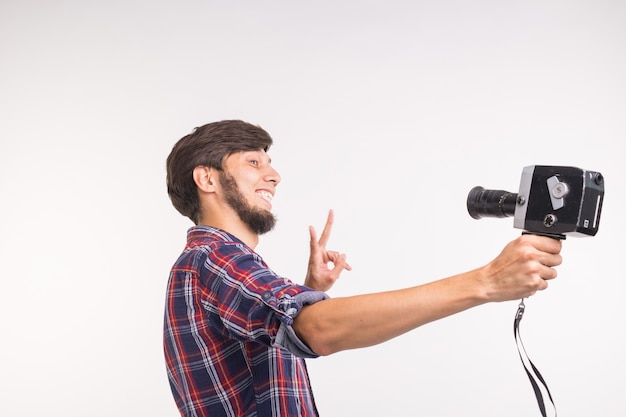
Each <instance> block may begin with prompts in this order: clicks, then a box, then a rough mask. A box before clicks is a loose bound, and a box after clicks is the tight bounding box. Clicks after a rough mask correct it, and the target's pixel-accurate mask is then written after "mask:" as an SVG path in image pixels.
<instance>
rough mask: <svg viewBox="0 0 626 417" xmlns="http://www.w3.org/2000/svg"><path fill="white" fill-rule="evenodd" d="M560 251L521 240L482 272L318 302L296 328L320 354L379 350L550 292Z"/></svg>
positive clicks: (542, 240)
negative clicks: (490, 306) (426, 328)
mask: <svg viewBox="0 0 626 417" xmlns="http://www.w3.org/2000/svg"><path fill="white" fill-rule="evenodd" d="M560 251H561V242H560V241H557V240H555V239H551V238H547V237H540V236H533V235H524V236H520V237H519V238H517V239H515V240H514V241H512V242H510V243H509V244H508V245H507V246H506V247H505V248H504V250H503V251H502V253H500V255H499V256H498V257H497V258H495V259H494V260H493V261H491V262H490V263H489V264H487V265H485V266H483V267H481V268H478V269H475V270H473V271H469V272H465V273H462V274H459V275H455V276H452V277H449V278H445V279H441V280H438V281H434V282H431V283H428V284H424V285H419V286H416V287H411V288H406V289H401V290H396V291H389V292H382V293H375V294H366V295H359V296H354V297H343V298H331V299H328V300H324V301H320V302H318V303H315V304H312V305H308V306H306V307H304V308H303V309H302V311H301V312H300V314H299V315H298V316H296V318H295V320H294V324H293V327H294V330H295V331H296V333H297V334H298V336H299V337H300V338H302V340H304V341H305V343H307V344H308V346H309V347H310V348H311V349H312V350H313V351H314V352H316V353H317V354H318V355H329V354H331V353H335V352H338V351H341V350H346V349H355V348H360V347H366V346H371V345H375V344H378V343H382V342H384V341H387V340H389V339H391V338H394V337H396V336H399V335H401V334H403V333H406V332H408V331H410V330H413V329H415V328H417V327H419V326H421V325H423V324H426V323H429V322H432V321H435V320H438V319H441V318H444V317H447V316H450V315H452V314H455V313H458V312H461V311H464V310H467V309H469V308H472V307H475V306H478V305H481V304H484V303H487V302H497V301H507V300H515V299H521V298H525V297H528V296H530V295H532V294H534V293H535V292H536V291H539V290H543V289H545V288H547V286H548V283H547V280H550V279H553V278H556V275H557V274H556V270H555V269H554V268H553V267H554V266H557V265H560V264H561V261H562V259H561V255H560Z"/></svg>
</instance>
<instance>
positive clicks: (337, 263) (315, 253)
mask: <svg viewBox="0 0 626 417" xmlns="http://www.w3.org/2000/svg"><path fill="white" fill-rule="evenodd" d="M334 218H335V216H334V212H333V211H332V210H329V211H328V218H327V219H326V225H325V226H324V230H323V231H322V236H321V237H320V239H319V240H317V233H316V232H315V229H314V228H313V226H309V234H310V236H311V242H310V246H311V254H310V256H309V265H308V267H307V275H306V279H305V280H304V285H306V286H307V287H310V288H313V289H315V290H319V291H328V290H329V289H330V288H331V287H332V286H333V284H334V283H335V281H337V280H338V279H339V276H340V275H341V273H342V272H343V270H344V269H346V270H348V271H350V270H351V269H352V267H351V266H350V265H349V264H348V262H347V261H346V255H345V254H343V253H339V252H336V251H329V250H327V249H326V243H328V239H329V238H330V231H331V229H332V227H333V221H334ZM329 263H332V264H333V266H332V268H329V266H328V264H329Z"/></svg>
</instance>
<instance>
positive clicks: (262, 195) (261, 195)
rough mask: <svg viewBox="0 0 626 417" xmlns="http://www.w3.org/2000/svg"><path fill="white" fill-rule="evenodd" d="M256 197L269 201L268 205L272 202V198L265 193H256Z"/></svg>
mask: <svg viewBox="0 0 626 417" xmlns="http://www.w3.org/2000/svg"><path fill="white" fill-rule="evenodd" d="M257 195H259V196H260V197H261V198H263V199H264V200H267V201H269V202H270V203H271V202H272V199H273V198H274V196H273V195H272V194H270V193H268V192H267V191H257Z"/></svg>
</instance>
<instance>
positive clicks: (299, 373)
mask: <svg viewBox="0 0 626 417" xmlns="http://www.w3.org/2000/svg"><path fill="white" fill-rule="evenodd" d="M325 298H327V295H326V294H325V293H323V292H319V291H314V290H312V289H311V288H308V287H305V286H301V285H297V284H294V283H292V282H290V281H289V280H287V279H285V278H281V277H279V276H278V275H276V274H275V273H274V272H273V271H271V270H270V269H269V268H268V267H267V265H266V264H265V262H264V261H263V259H262V258H261V257H260V256H259V255H258V254H256V253H255V252H254V251H253V250H252V249H250V248H249V247H248V246H246V245H245V244H244V243H243V242H241V241H240V240H239V239H237V238H236V237H234V236H233V235H230V234H228V233H226V232H225V231H223V230H220V229H216V228H213V227H208V226H195V227H192V228H191V229H189V231H188V234H187V245H186V247H185V250H184V251H183V253H182V254H181V256H180V257H179V259H178V260H177V261H176V263H175V264H174V266H173V267H172V270H171V273H170V277H169V282H168V287H167V296H166V307H165V322H164V350H165V359H166V365H167V371H168V378H169V381H170V386H171V389H172V394H173V396H174V399H175V401H176V405H177V406H178V409H179V410H180V413H181V415H182V416H185V417H191V416H199V417H206V416H211V417H220V416H237V417H239V416H245V417H253V416H258V417H269V416H282V417H292V416H303V417H304V416H317V410H316V408H315V403H314V400H313V394H312V391H311V388H310V385H309V378H308V373H307V370H306V365H305V362H304V359H303V358H305V357H316V356H317V355H316V354H315V353H314V352H312V351H311V350H310V349H309V348H308V347H307V346H306V345H305V344H304V343H303V342H302V341H301V340H300V339H298V337H297V336H296V335H295V332H294V331H293V328H292V327H291V324H292V322H293V319H294V317H295V316H296V315H297V314H298V312H299V311H300V310H301V308H302V306H303V305H305V304H310V303H314V302H317V301H320V300H322V299H325Z"/></svg>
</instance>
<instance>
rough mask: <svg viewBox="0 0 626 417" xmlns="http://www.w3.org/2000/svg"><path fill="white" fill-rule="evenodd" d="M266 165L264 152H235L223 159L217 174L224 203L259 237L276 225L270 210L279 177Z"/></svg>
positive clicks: (268, 162) (266, 158)
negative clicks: (221, 169) (221, 168)
mask: <svg viewBox="0 0 626 417" xmlns="http://www.w3.org/2000/svg"><path fill="white" fill-rule="evenodd" d="M270 163H271V160H270V158H269V156H268V155H267V154H266V153H265V152H264V151H261V150H259V151H245V152H238V153H235V154H232V155H230V156H228V157H227V159H226V161H225V163H224V171H223V172H222V173H221V174H220V184H221V187H222V192H223V196H224V200H225V201H226V202H227V203H228V205H229V206H230V207H231V208H232V209H233V210H235V212H236V213H237V215H238V216H239V218H240V219H241V221H243V222H244V223H245V224H246V225H248V227H250V229H251V230H252V231H253V232H255V233H256V234H259V235H262V234H264V233H267V232H269V231H270V230H272V229H273V228H274V226H275V224H276V217H275V216H274V215H273V214H272V212H271V209H272V199H273V198H274V194H275V192H276V186H277V185H278V183H279V182H280V175H278V172H276V170H275V169H274V168H272V166H271V165H270Z"/></svg>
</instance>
